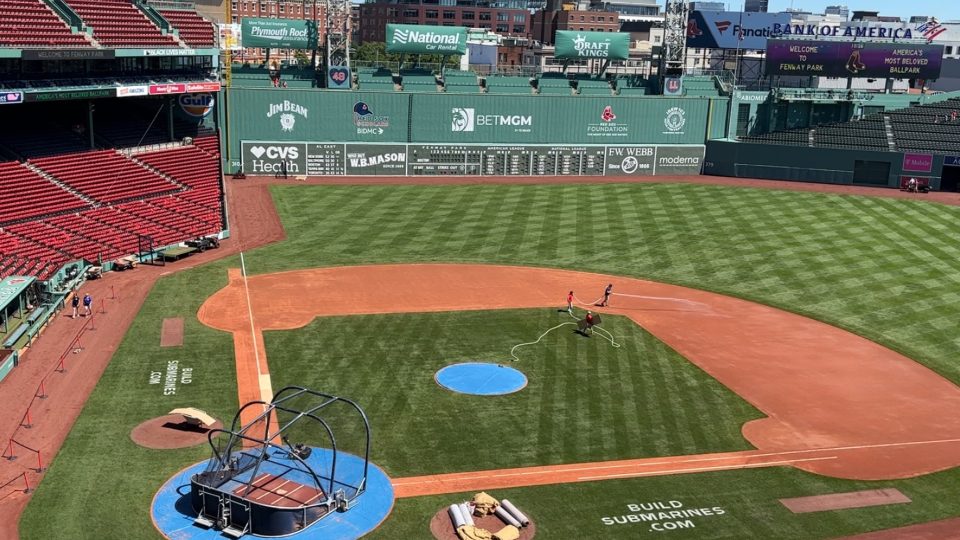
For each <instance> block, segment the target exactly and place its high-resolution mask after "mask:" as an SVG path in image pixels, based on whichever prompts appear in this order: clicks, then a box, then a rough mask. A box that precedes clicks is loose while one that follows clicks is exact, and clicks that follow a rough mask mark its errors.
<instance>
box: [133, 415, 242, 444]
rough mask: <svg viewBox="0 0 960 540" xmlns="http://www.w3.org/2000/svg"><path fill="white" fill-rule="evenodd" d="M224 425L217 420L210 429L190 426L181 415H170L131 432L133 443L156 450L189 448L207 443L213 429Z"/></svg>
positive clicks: (149, 421)
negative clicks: (209, 433) (208, 434)
mask: <svg viewBox="0 0 960 540" xmlns="http://www.w3.org/2000/svg"><path fill="white" fill-rule="evenodd" d="M222 427H223V423H222V422H220V421H219V420H217V421H216V422H214V424H213V425H212V426H210V428H205V427H203V426H196V425H193V424H188V423H187V422H186V420H184V419H183V416H182V415H179V414H168V415H166V416H160V417H158V418H154V419H152V420H147V421H146V422H144V423H142V424H140V425H139V426H137V427H135V428H133V431H131V432H130V438H131V439H133V442H135V443H137V444H139V445H140V446H143V447H144V448H152V449H154V450H173V449H175V448H187V447H188V446H197V445H198V444H203V443H205V442H207V433H208V432H209V431H210V430H211V429H220V428H222Z"/></svg>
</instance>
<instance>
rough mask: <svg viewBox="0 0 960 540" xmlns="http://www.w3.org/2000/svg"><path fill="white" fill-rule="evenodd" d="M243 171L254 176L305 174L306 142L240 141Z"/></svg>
mask: <svg viewBox="0 0 960 540" xmlns="http://www.w3.org/2000/svg"><path fill="white" fill-rule="evenodd" d="M240 147H241V151H242V155H243V172H244V173H246V174H250V175H255V176H274V177H276V176H277V175H282V174H283V173H284V172H286V174H287V175H288V176H296V175H303V174H307V144H306V143H291V142H272V143H250V142H241V143H240Z"/></svg>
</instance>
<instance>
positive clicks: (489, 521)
mask: <svg viewBox="0 0 960 540" xmlns="http://www.w3.org/2000/svg"><path fill="white" fill-rule="evenodd" d="M529 517H530V515H529V514H527V518H529ZM473 522H474V524H475V525H476V526H477V527H480V528H483V529H486V530H488V531H490V532H491V533H496V532H497V531H499V530H500V529H502V528H504V527H505V526H506V523H504V522H503V521H501V520H500V518H498V517H497V516H483V517H477V516H473ZM430 532H431V533H433V537H434V538H436V539H437V540H460V537H459V536H457V531H455V530H453V521H451V520H450V514H448V513H447V507H446V506H444V507H443V508H441V509H440V511H439V512H437V513H436V514H434V516H433V519H431V520H430ZM536 534H537V524H536V523H534V522H533V521H532V520H531V521H530V524H529V525H527V526H526V527H521V528H520V540H530V539H531V538H533V537H534V536H536Z"/></svg>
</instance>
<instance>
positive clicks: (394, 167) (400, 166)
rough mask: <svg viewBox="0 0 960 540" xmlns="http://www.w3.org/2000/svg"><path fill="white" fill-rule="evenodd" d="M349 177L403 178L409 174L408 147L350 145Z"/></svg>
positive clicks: (396, 145)
mask: <svg viewBox="0 0 960 540" xmlns="http://www.w3.org/2000/svg"><path fill="white" fill-rule="evenodd" d="M346 169H347V175H348V176H351V175H357V176H403V175H405V174H407V145H405V144H348V145H347V156H346Z"/></svg>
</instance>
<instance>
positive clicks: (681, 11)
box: [660, 0, 689, 81]
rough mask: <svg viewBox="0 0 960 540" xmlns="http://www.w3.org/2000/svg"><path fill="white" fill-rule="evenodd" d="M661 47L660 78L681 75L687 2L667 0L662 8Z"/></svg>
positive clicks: (683, 63)
mask: <svg viewBox="0 0 960 540" xmlns="http://www.w3.org/2000/svg"><path fill="white" fill-rule="evenodd" d="M663 13H664V15H663V49H662V52H661V55H660V79H661V81H662V80H663V78H664V77H679V76H681V75H683V67H684V65H685V60H686V52H687V17H688V15H689V13H688V10H687V3H686V2H685V1H683V0H667V3H666V5H665V6H664V8H663Z"/></svg>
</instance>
